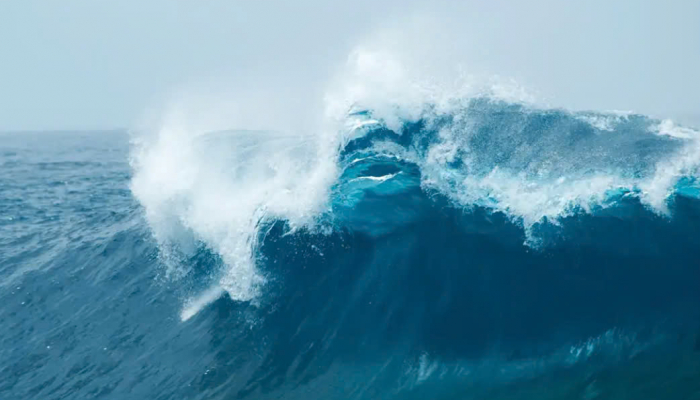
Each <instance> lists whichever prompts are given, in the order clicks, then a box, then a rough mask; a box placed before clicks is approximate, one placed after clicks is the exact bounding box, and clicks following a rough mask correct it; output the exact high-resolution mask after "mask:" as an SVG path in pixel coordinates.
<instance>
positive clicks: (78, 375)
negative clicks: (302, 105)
mask: <svg viewBox="0 0 700 400" xmlns="http://www.w3.org/2000/svg"><path fill="white" fill-rule="evenodd" d="M468 111H469V113H468V115H469V116H470V117H469V118H468V119H465V118H464V116H463V115H462V116H461V117H460V114H459V113H457V114H451V115H437V116H435V115H433V118H431V120H430V121H427V120H425V119H421V120H414V121H409V122H406V123H405V124H404V125H403V126H402V127H401V128H400V131H396V128H394V127H389V125H384V124H383V123H382V121H381V119H378V120H376V121H374V120H370V118H372V115H371V113H370V112H362V113H358V114H357V115H356V116H357V117H358V118H361V119H364V120H365V121H370V122H368V125H367V126H370V127H369V128H367V127H366V126H365V127H363V128H352V131H353V132H356V131H357V132H360V130H361V131H362V132H361V134H358V135H357V136H356V137H355V138H354V139H352V138H351V139H349V140H348V141H346V142H344V143H343V144H342V148H341V149H340V151H339V152H338V153H337V154H336V155H334V156H333V157H334V158H333V159H334V162H335V164H336V165H337V166H338V169H337V174H336V175H335V176H334V178H333V181H332V182H331V183H330V184H329V189H328V193H327V201H326V202H325V203H324V208H323V210H322V211H321V212H319V213H317V215H316V216H315V217H314V221H315V222H314V224H313V227H312V226H311V225H310V224H305V225H304V224H301V225H298V226H297V225H295V224H294V223H293V222H294V220H295V218H297V219H299V220H301V219H302V218H301V217H298V216H299V215H302V214H303V215H304V216H305V215H306V214H305V213H304V212H301V211H299V210H300V208H295V207H296V206H295V207H292V206H290V205H289V204H288V203H289V202H290V201H291V202H292V203H294V201H297V203H294V204H295V205H298V204H299V203H303V202H304V201H306V200H305V198H304V197H303V196H302V194H307V192H309V191H310V189H309V187H307V186H304V187H302V188H303V189H304V190H302V191H299V192H295V190H297V189H298V187H297V186H294V185H292V184H291V183H290V182H289V180H286V181H284V182H283V183H279V182H278V181H277V180H275V179H276V178H275V177H279V176H284V175H280V174H283V173H284V172H285V171H283V168H279V169H275V168H276V166H280V165H283V166H287V164H282V162H283V160H282V156H281V155H280V154H282V153H277V154H276V156H273V155H274V154H270V156H269V157H264V160H266V161H265V163H266V164H265V165H267V166H268V167H269V168H270V171H268V172H266V173H265V174H263V175H255V174H253V175H252V176H253V177H254V178H255V179H259V180H261V181H260V182H261V183H260V184H255V181H254V180H252V178H251V179H248V177H250V176H251V173H252V172H251V171H250V170H251V169H252V168H253V167H256V168H257V164H255V162H257V161H259V159H258V158H256V157H255V156H254V154H253V152H255V151H259V150H260V149H261V148H264V149H268V148H271V149H279V148H280V146H277V145H274V146H270V147H265V146H266V145H265V143H268V142H275V141H276V140H278V139H269V138H267V137H264V138H263V139H259V138H260V137H263V136H256V137H258V139H255V141H254V142H252V144H251V143H249V142H248V141H249V139H250V136H251V135H254V133H251V132H246V131H235V132H230V133H218V134H216V135H214V136H208V137H212V138H213V139H211V140H212V141H207V140H205V141H202V138H201V137H199V138H198V139H196V141H194V142H185V143H186V144H185V145H184V147H182V146H181V144H182V143H178V142H177V141H176V140H175V139H174V138H173V137H170V139H171V141H170V142H165V139H164V137H161V138H160V140H159V141H158V140H157V141H154V142H151V144H146V145H143V144H138V141H137V140H134V136H133V135H132V136H130V135H128V134H127V133H125V132H48V133H31V132H23V133H7V134H2V135H0V165H2V175H1V176H0V277H2V279H1V280H0V282H2V288H1V290H0V296H1V297H0V303H1V304H2V306H1V307H0V322H1V323H0V398H2V399H35V398H36V399H88V398H99V399H272V398H280V399H281V398H284V399H314V398H322V399H328V398H333V399H335V398H337V399H345V398H353V399H700V200H698V199H697V197H696V193H697V185H696V183H695V181H694V175H693V174H694V171H695V170H694V169H693V168H694V167H693V163H692V160H693V158H692V157H693V154H695V153H693V151H691V150H692V149H694V148H693V147H690V146H691V143H692V140H693V139H690V138H685V137H683V135H685V134H689V133H688V132H694V131H692V130H689V129H686V130H681V131H680V132H681V134H679V135H676V136H673V135H668V134H666V135H665V134H659V133H658V132H656V133H654V132H652V131H653V129H650V127H652V126H656V125H655V124H657V122H658V121H651V120H648V119H646V118H644V117H641V116H631V117H624V118H622V117H611V116H607V117H609V118H612V122H608V123H611V124H613V127H612V128H610V127H609V126H603V125H601V122H600V121H597V122H596V123H591V121H590V118H593V117H594V116H595V115H592V114H585V113H584V114H581V115H570V114H568V113H565V112H563V111H556V110H555V111H546V110H545V111H538V110H527V109H523V108H522V107H520V106H514V105H504V104H499V105H496V106H494V105H492V104H483V103H479V102H475V103H473V104H470V105H469V110H468ZM464 115H467V114H464ZM598 117H599V118H603V117H604V116H598ZM372 121H374V122H372ZM594 122H595V121H594ZM678 129H680V128H678ZM657 130H663V128H658V129H657ZM130 140H131V142H132V143H131V144H130ZM284 140H285V141H284V143H288V139H284ZM289 140H291V139H289ZM173 143H178V145H177V146H175V145H173ZM202 143H205V144H202ZM212 143H213V144H214V145H213V146H212ZM149 146H151V147H149ZM281 147H284V148H285V149H286V150H288V149H289V148H290V147H289V146H286V145H285V146H281ZM292 147H293V146H292ZM183 148H184V149H187V151H186V152H185V151H183V150H182V149H183ZM191 149H199V150H201V151H202V152H200V151H199V150H197V152H194V153H192V152H191V151H190V150H191ZM240 149H246V150H245V152H244V154H247V156H246V157H249V158H244V159H245V160H247V161H246V162H245V163H243V164H241V158H240V157H238V158H236V159H235V160H233V161H231V160H229V162H231V163H233V164H226V163H225V162H224V161H222V160H225V157H224V158H221V157H220V156H221V155H222V154H224V155H229V154H239V153H240V151H241V150H240ZM688 149H690V150H688ZM286 150H285V151H286ZM305 151H306V150H305ZM237 152H238V153H237ZM302 153H303V154H306V153H304V152H302ZM202 154H204V155H206V157H203V158H202ZM251 154H253V155H251ZM255 154H257V153H255ZM284 154H287V153H284ZM239 155H240V154H239ZM169 157H175V158H174V159H171V158H169ZM302 159H304V160H308V159H309V157H308V156H307V155H304V156H303V157H302ZM130 160H131V163H130ZM135 160H136V161H135ZM155 160H157V161H158V162H155ZM168 160H170V161H168ZM172 160H175V161H172ZM203 160H205V161H206V163H204V161H203ZM674 160H675V161H674ZM678 160H681V161H678ZM689 160H690V161H689ZM166 161H168V162H166ZM253 161H255V162H253ZM188 163H189V164H188ZM184 165H188V166H192V165H196V168H194V167H192V168H189V167H188V168H184V167H183V166H184ZM212 165H215V166H216V168H214V169H211V168H210V167H211V166H212ZM223 166H226V168H224V167H223ZM161 167H162V170H160V169H159V168H161ZM205 167H206V168H205ZM675 167H677V168H676V169H673V168H675ZM202 171H204V172H202ZM216 171H218V172H221V173H222V174H223V175H216V174H214V173H215V172H216ZM222 171H223V172H222ZM256 171H257V170H256ZM218 172H217V173H218ZM293 172H295V173H296V172H297V171H293ZM256 173H257V172H256ZM662 173H668V174H671V175H673V179H670V180H664V177H666V175H663V174H662ZM212 174H214V175H212ZM220 176H230V177H231V179H234V178H235V180H234V181H233V182H234V183H235V184H232V185H230V186H229V185H228V184H227V183H225V182H222V181H219V180H217V181H215V182H214V180H215V179H214V178H217V179H218V178H220ZM314 176H315V175H314ZM144 177H146V178H148V179H145V178H144ZM606 177H607V178H606ZM244 178H245V179H244ZM140 179H143V180H140ZM313 179H314V177H313V176H312V175H309V177H305V182H307V181H313ZM606 179H607V180H606ZM262 180H265V182H267V183H265V184H264V185H263V183H262V182H263V181H262ZM144 182H146V183H147V184H144ZM212 182H214V183H212ZM251 182H253V183H251ZM270 182H272V183H270ZM280 182H282V181H280ZM568 182H573V184H571V185H569V184H568ZM600 182H603V183H602V184H601V183H600ZM280 185H281V186H280ZM659 186H662V189H663V190H664V193H665V195H664V196H662V200H663V201H662V202H658V201H656V200H655V199H656V198H657V197H655V194H656V193H657V192H655V190H656V189H658V187H659ZM256 187H257V188H262V187H264V188H265V190H264V191H261V192H260V193H261V194H260V195H259V197H254V198H255V199H258V198H262V199H265V201H264V202H260V201H257V200H256V201H257V202H253V201H252V200H250V199H251V198H253V197H251V196H254V195H255V196H257V194H256V193H257V192H256V191H255V188H256ZM314 187H315V186H314ZM601 188H602V189H601ZM224 189H225V190H224ZM511 189H512V190H513V193H511V192H510V190H511ZM231 191H233V192H231ZM229 193H234V195H232V196H229ZM278 193H292V194H294V196H292V197H289V198H288V197H278ZM225 199H230V203H228V202H227V201H228V200H225ZM290 199H291V200H290ZM519 200H522V202H518V201H519ZM250 204H253V205H254V207H252V208H251V207H249V205H250ZM261 204H263V205H264V207H262V209H263V211H260V214H259V215H258V216H257V217H255V218H253V222H252V225H245V226H243V225H240V226H232V225H234V224H236V223H239V222H240V223H241V224H242V222H241V221H248V220H249V219H245V218H243V217H241V215H243V214H244V213H247V212H248V211H249V209H251V210H260V209H261V207H259V206H260V205H261ZM282 204H285V206H284V207H282ZM304 204H306V203H304ZM164 210H165V211H164ZM245 215H247V214H245ZM261 215H262V216H261ZM246 223H247V222H246ZM163 226H167V229H165V228H163ZM173 227H175V228H173ZM227 227H230V229H231V230H230V231H229V230H228V228H227ZM250 227H252V228H250ZM248 228H250V229H252V230H251V232H252V234H250V235H248V236H245V235H243V233H246V232H248V231H247V230H246V229H248ZM172 232H176V233H177V234H172ZM241 232H243V233H241ZM248 233H249V232H248ZM248 233H246V234H248ZM185 234H186V235H185ZM182 235H185V236H187V235H189V236H187V237H186V238H185V239H182V238H181V236H182ZM241 235H243V236H241ZM175 236H177V238H178V239H177V240H175V239H173V238H174V237H175ZM241 237H243V238H244V239H241ZM180 239H182V240H180ZM241 240H242V241H241ZM185 243H189V244H185ZM240 243H244V244H245V246H243V247H240V248H239V247H237V246H239V245H240ZM246 246H247V247H246ZM241 249H243V250H241ZM246 249H252V252H253V253H252V258H251V260H252V263H253V266H252V267H251V266H248V267H244V265H247V264H245V262H246V260H245V259H244V258H245V257H243V256H240V255H241V254H244V255H245V254H248V253H246V251H248V250H246ZM239 256H240V257H239ZM236 257H239V258H236ZM248 261H250V260H248ZM251 268H252V269H251ZM253 273H255V274H256V275H255V276H253V275H251V274H253ZM258 277H261V278H260V279H258ZM241 282H243V283H241ZM246 282H247V283H246ZM212 288H213V289H212ZM212 291H213V292H212ZM207 292H209V293H214V294H211V295H209V296H208V295H207V294H206V293H207ZM202 293H204V294H203V295H201V294H202ZM198 298H199V299H200V300H201V301H199V303H198V302H197V299H198ZM193 299H194V300H193ZM193 304H194V305H193ZM187 310H189V311H188V312H186V311H187Z"/></svg>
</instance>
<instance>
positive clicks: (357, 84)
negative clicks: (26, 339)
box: [131, 52, 700, 319]
mask: <svg viewBox="0 0 700 400" xmlns="http://www.w3.org/2000/svg"><path fill="white" fill-rule="evenodd" d="M351 64H352V66H353V69H352V73H349V74H346V76H345V80H343V81H341V83H340V84H339V85H337V87H335V88H334V89H333V90H332V91H330V92H329V94H328V95H327V96H326V109H325V111H324V112H323V113H322V114H323V115H322V118H321V119H322V120H323V121H324V123H323V124H321V125H320V128H319V129H318V130H316V131H310V132H305V133H296V134H289V133H281V132H273V131H246V130H220V131H211V130H203V129H200V128H199V127H198V126H196V125H188V124H187V123H185V122H183V120H184V121H186V118H182V116H181V115H177V114H176V115H175V116H173V115H170V116H169V117H168V118H166V119H165V122H164V123H162V124H161V126H159V128H158V129H156V130H155V131H152V132H149V133H146V134H140V135H135V136H134V137H133V139H132V157H131V164H132V168H133V170H134V176H133V179H132V183H131V189H132V192H133V194H134V195H135V197H136V198H137V199H138V200H139V202H140V203H141V204H142V205H143V207H144V209H145V215H146V218H147V220H148V222H149V225H150V227H151V229H152V231H153V233H154V236H155V238H156V240H157V242H158V243H159V247H160V249H161V256H162V258H163V260H164V261H165V263H166V264H167V265H168V266H169V267H168V275H169V276H171V277H174V278H178V277H182V276H185V275H187V274H188V272H189V271H191V269H192V267H191V266H189V265H188V264H187V261H186V260H187V259H188V254H191V253H192V252H193V251H197V249H200V248H201V247H204V248H207V249H209V250H211V251H213V252H214V253H215V254H217V255H218V256H219V257H220V258H221V260H222V267H221V268H220V271H219V272H218V273H217V274H215V275H216V277H215V278H214V279H213V280H212V281H211V287H209V288H207V289H205V290H203V291H202V294H197V293H194V294H193V295H192V297H191V298H190V299H189V300H188V301H187V303H188V304H189V306H187V307H185V310H184V311H183V316H187V317H189V316H191V315H193V314H194V313H196V309H197V308H196V307H195V308H192V305H193V304H194V305H197V304H199V305H201V306H204V305H206V304H208V303H210V302H211V301H213V300H215V298H216V296H214V295H212V293H228V295H229V296H230V297H231V298H232V299H234V300H240V301H256V299H258V298H259V297H260V294H261V289H262V287H263V286H264V285H265V282H266V281H267V279H268V277H266V276H265V274H264V273H263V272H261V271H260V269H259V268H258V264H259V258H260V254H259V251H258V249H259V247H260V243H261V240H264V238H265V232H266V230H267V229H269V226H271V225H273V224H274V223H275V222H277V221H283V222H284V223H285V224H286V226H287V229H288V231H289V232H290V233H294V232H296V231H298V230H311V231H314V230H324V231H326V232H330V231H334V230H342V229H351V230H360V231H365V232H371V233H372V234H375V235H379V234H386V233H389V232H392V231H394V230H397V229H400V228H401V227H403V226H406V224H410V223H412V222H413V221H416V220H418V219H420V218H423V217H424V216H422V215H421V213H422V212H423V211H424V205H425V204H427V203H429V202H431V201H432V202H435V201H438V202H439V201H442V200H439V199H445V201H446V204H449V205H450V207H456V208H458V209H461V210H462V212H464V213H470V212H473V210H474V209H475V208H480V209H484V210H487V211H488V212H489V213H500V214H503V215H505V216H506V217H507V218H508V219H509V220H510V221H511V222H513V223H515V224H516V225H519V226H520V227H521V228H522V229H523V232H524V236H525V239H524V242H525V244H526V245H527V246H530V247H535V248H536V247H540V246H542V245H543V243H544V242H546V233H545V232H546V231H547V230H549V229H550V228H551V227H557V226H560V225H561V224H562V221H564V220H566V219H567V218H570V217H572V216H575V215H581V214H592V215H596V214H598V213H601V212H603V211H605V210H616V209H622V208H624V207H625V204H628V203H629V202H630V201H637V202H639V203H641V204H642V205H643V206H644V207H646V208H647V209H648V210H649V211H650V212H652V213H655V214H657V215H660V216H663V217H671V216H672V204H673V203H674V201H675V199H676V197H677V196H684V197H691V198H698V197H700V182H699V181H698V176H700V173H699V166H700V133H699V132H697V131H696V130H694V129H691V128H688V127H683V126H679V125H676V124H674V123H673V122H671V121H668V120H657V119H653V118H650V117H646V116H643V115H638V114H634V113H620V112H610V113H601V112H592V111H586V112H573V111H568V110H564V109H557V108H546V107H542V106H538V105H535V104H534V103H533V102H530V101H529V100H528V99H527V96H523V95H522V93H520V92H519V91H518V90H517V89H512V88H510V89H509V87H508V86H507V85H501V84H493V82H491V83H489V85H487V86H484V87H480V88H477V89H474V88H473V87H471V88H470V89H469V90H466V89H463V88H462V87H458V88H457V89H455V88H447V89H446V88H445V87H437V86H434V85H425V84H419V83H417V82H419V81H416V80H413V78H409V77H408V75H407V74H406V73H405V71H403V70H402V69H401V67H400V66H398V65H395V64H393V63H391V62H385V61H381V60H380V61H377V59H376V58H375V57H373V56H372V54H368V53H363V52H357V53H354V54H353V56H352V57H351ZM188 307H189V308H188ZM183 319H187V318H186V317H183Z"/></svg>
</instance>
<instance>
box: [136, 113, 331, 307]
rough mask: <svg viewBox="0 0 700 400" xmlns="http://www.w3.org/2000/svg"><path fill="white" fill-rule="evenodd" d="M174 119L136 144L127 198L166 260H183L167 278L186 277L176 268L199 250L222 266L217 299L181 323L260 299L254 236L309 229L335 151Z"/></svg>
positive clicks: (298, 137)
mask: <svg viewBox="0 0 700 400" xmlns="http://www.w3.org/2000/svg"><path fill="white" fill-rule="evenodd" d="M176 111H181V110H173V111H172V112H171V113H170V114H168V115H166V118H165V119H164V120H163V122H162V123H161V124H160V126H159V127H158V128H157V129H156V130H154V131H152V132H151V133H150V134H149V133H146V134H144V135H143V136H137V137H135V138H134V141H133V142H134V143H133V151H132V160H131V162H132V166H133V169H134V176H133V179H132V183H131V189H132V191H133V193H134V195H135V197H136V198H137V199H138V200H139V201H140V202H141V204H142V205H143V207H144V209H145V214H146V218H147V220H148V222H149V224H150V226H151V228H152V230H153V233H154V236H155V238H156V240H157V241H158V243H159V246H160V248H161V251H162V254H165V255H166V256H167V255H168V254H176V255H180V257H166V258H168V259H167V260H166V261H167V263H166V264H168V266H169V267H168V268H169V272H170V273H171V274H172V275H176V276H177V275H182V274H184V273H187V268H188V266H187V265H183V264H184V263H183V261H182V260H183V259H186V258H187V256H188V254H189V253H191V252H192V251H195V250H196V249H197V248H198V247H199V246H200V245H202V244H203V245H204V246H206V247H207V248H209V249H210V250H211V251H213V252H215V253H216V254H218V255H219V256H220V257H221V260H222V261H223V264H224V265H225V266H224V269H223V270H222V271H220V273H219V278H218V282H217V284H216V285H214V289H211V290H210V291H208V292H206V293H204V294H203V295H201V296H199V297H198V298H197V300H194V301H190V302H188V304H187V305H186V306H185V310H183V313H182V318H183V319H187V318H189V317H191V315H192V314H193V313H194V312H196V310H198V309H199V308H201V307H202V306H203V305H206V304H207V303H208V302H211V301H213V300H215V299H216V297H218V295H219V294H220V292H221V290H223V291H225V292H227V293H228V294H229V295H230V297H231V298H232V299H234V300H239V301H248V300H252V299H254V298H255V297H256V296H257V295H258V294H259V292H260V288H261V285H262V284H263V283H264V282H265V279H264V277H263V276H262V275H261V274H260V273H259V272H258V270H257V269H256V266H255V261H256V260H255V258H256V247H257V240H258V233H259V232H258V231H259V229H260V228H261V226H262V225H263V224H265V222H266V221H270V220H277V219H279V220H284V221H287V222H288V223H289V224H290V226H292V227H300V226H305V225H310V224H312V223H313V222H314V218H315V217H316V215H317V214H318V213H319V212H321V211H323V207H324V204H325V202H326V200H327V195H328V188H329V187H330V185H331V183H332V182H333V180H334V177H335V171H336V168H335V152H336V151H337V146H333V143H332V142H331V140H330V139H328V138H324V137H323V132H320V133H303V134H282V133H276V132H269V131H242V130H239V131H221V132H212V131H211V130H209V129H207V128H206V127H204V128H203V127H200V126H199V125H198V124H194V123H190V122H189V120H188V118H187V117H188V116H187V114H186V112H176ZM183 256H184V257H183ZM218 288H220V289H218Z"/></svg>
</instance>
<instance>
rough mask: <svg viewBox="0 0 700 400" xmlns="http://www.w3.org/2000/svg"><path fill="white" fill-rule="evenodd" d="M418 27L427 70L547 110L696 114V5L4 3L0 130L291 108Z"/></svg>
mask: <svg viewBox="0 0 700 400" xmlns="http://www.w3.org/2000/svg"><path fill="white" fill-rule="evenodd" d="M524 3H528V4H524ZM423 16H425V17H426V20H429V21H431V22H429V24H433V25H437V26H439V28H440V32H441V33H440V34H429V33H427V32H426V37H427V39H426V41H425V43H422V51H423V53H422V54H423V56H424V57H430V53H429V52H425V48H426V47H428V48H430V47H431V46H434V47H435V49H439V50H436V51H440V52H442V53H445V52H447V53H449V57H443V58H444V59H445V60H454V61H455V62H459V63H461V64H463V66H465V67H466V68H467V69H469V70H473V71H474V72H475V73H480V74H497V75H500V76H505V77H512V78H515V79H516V80H517V81H518V82H519V83H521V84H523V85H525V86H526V87H528V88H532V89H534V90H535V91H536V92H537V93H538V94H540V95H542V96H543V97H545V98H546V99H547V100H548V101H549V103H551V104H553V105H557V106H565V107H570V108H586V109H617V110H635V111H639V112H645V113H651V114H654V115H657V116H662V117H666V116H670V117H674V118H678V119H681V120H684V119H686V120H687V119H688V118H691V119H692V118H697V116H698V114H700V1H697V0H685V1H681V0H665V1H663V0H658V1H656V0H654V1H644V0H618V1H609V0H605V1H603V0H592V1H576V2H574V1H564V0H558V1H554V0H535V1H529V2H524V1H520V0H517V1H515V0H514V1H462V2H458V1H456V0H449V1H448V0H440V1H405V0H391V1H369V0H357V1H352V2H348V1H342V2H341V1H321V0H296V1H252V0H250V1H219V0H208V1H194V0H190V1H184V0H182V1H175V0H150V1H141V0H138V1H137V0H119V1H98V0H63V1H51V0H4V1H0V130H24V129H92V128H112V127H128V126H131V125H132V124H134V123H135V121H137V120H138V119H139V118H140V117H141V115H142V114H143V113H144V110H146V109H148V108H149V107H153V106H154V105H155V106H157V104H159V103H160V102H163V101H166V100H167V99H168V97H169V96H170V95H171V93H172V92H173V91H174V90H181V88H183V87H197V86H198V85H202V86H207V85H209V86H211V85H220V86H227V85H234V86H235V83H234V82H246V84H247V85H249V86H251V87H256V85H259V86H260V88H261V90H263V88H265V90H266V91H267V92H266V93H271V94H270V95H271V96H277V97H278V101H282V102H284V101H287V99H288V101H290V102H299V101H300V99H304V98H305V97H304V95H302V94H301V93H300V92H301V91H303V88H305V87H312V86H314V85H320V83H319V82H323V81H324V80H325V79H327V77H329V76H331V75H332V74H333V71H334V70H336V69H337V67H338V65H339V64H341V63H342V62H343V61H344V59H345V57H346V56H347V54H348V52H349V51H350V50H351V49H352V48H353V47H354V46H356V45H357V44H359V43H371V42H372V38H373V32H376V31H378V30H382V29H386V28H387V27H390V29H392V30H393V31H394V33H395V34H397V32H398V35H399V36H401V35H402V34H404V33H405V35H406V37H407V38H410V39H407V40H406V41H405V43H403V44H401V46H402V47H404V48H409V49H410V47H411V46H412V44H413V42H415V38H416V37H418V36H420V34H421V33H422V31H421V30H420V29H423V28H424V27H425V26H426V25H425V24H423V25H421V24H418V25H415V24H413V25H412V24H408V23H407V24H404V23H403V22H402V21H405V20H412V21H415V20H416V19H418V20H420V19H421V18H422V17H423ZM426 24H428V23H426ZM428 36H429V37H428ZM404 50H405V49H404ZM443 55H444V54H443ZM203 82H206V83H203ZM271 88H272V89H271ZM277 89H279V90H277ZM231 90H232V91H233V90H235V89H233V88H231ZM273 92H274V93H276V94H272V93H273ZM295 93H299V96H298V97H297V96H296V95H295ZM699 122H700V121H699Z"/></svg>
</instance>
